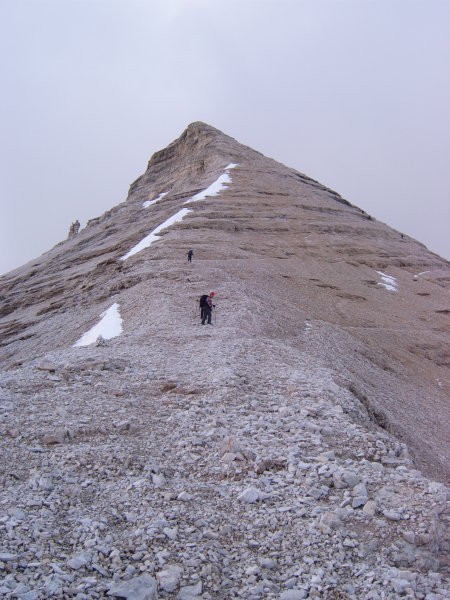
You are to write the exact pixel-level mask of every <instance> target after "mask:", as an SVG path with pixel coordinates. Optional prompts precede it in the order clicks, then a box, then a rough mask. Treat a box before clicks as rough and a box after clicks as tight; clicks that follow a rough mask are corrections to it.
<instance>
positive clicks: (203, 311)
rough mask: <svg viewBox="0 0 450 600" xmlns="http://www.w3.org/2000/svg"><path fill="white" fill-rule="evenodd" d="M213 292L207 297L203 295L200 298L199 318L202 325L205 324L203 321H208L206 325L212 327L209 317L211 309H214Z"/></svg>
mask: <svg viewBox="0 0 450 600" xmlns="http://www.w3.org/2000/svg"><path fill="white" fill-rule="evenodd" d="M213 298H214V292H210V293H209V296H208V295H207V294H203V296H202V297H201V298H200V316H201V319H202V325H204V324H205V321H206V320H207V321H208V325H212V323H211V315H212V309H213V307H214V308H215V306H216V305H215V304H213Z"/></svg>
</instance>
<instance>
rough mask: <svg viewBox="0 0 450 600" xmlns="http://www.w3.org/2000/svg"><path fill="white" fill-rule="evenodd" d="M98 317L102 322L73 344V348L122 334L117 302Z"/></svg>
mask: <svg viewBox="0 0 450 600" xmlns="http://www.w3.org/2000/svg"><path fill="white" fill-rule="evenodd" d="M100 316H101V317H102V320H101V321H100V322H99V323H97V325H94V327H92V329H90V330H89V331H87V332H86V333H85V334H84V335H83V336H81V338H80V339H79V340H78V342H76V343H75V344H74V347H77V346H89V345H90V344H95V342H96V341H97V340H98V338H99V337H102V338H103V339H105V340H110V339H111V338H113V337H117V336H118V335H120V334H121V333H122V331H123V327H122V317H121V316H120V312H119V305H118V304H117V302H115V303H114V304H113V305H112V306H111V307H110V308H108V310H105V312H102V314H101V315H100Z"/></svg>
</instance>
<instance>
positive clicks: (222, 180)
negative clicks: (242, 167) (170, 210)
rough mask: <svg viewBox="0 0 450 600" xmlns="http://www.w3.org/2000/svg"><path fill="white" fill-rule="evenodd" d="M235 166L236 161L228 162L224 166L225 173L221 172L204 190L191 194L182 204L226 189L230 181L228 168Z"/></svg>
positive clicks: (214, 194) (202, 198)
mask: <svg viewBox="0 0 450 600" xmlns="http://www.w3.org/2000/svg"><path fill="white" fill-rule="evenodd" d="M237 166H238V165H237V163H230V164H229V165H228V166H227V167H225V173H222V175H220V176H219V177H218V178H217V179H216V181H214V182H213V183H212V184H211V185H210V186H209V187H207V188H206V190H203V191H202V192H199V193H198V194H195V196H192V198H189V200H186V202H185V203H184V204H188V203H190V202H198V201H199V200H204V199H205V198H207V197H208V196H217V194H218V193H219V192H221V191H222V190H225V189H227V187H228V184H229V183H231V177H230V176H229V174H228V173H227V171H228V170H230V169H234V168H235V167H237Z"/></svg>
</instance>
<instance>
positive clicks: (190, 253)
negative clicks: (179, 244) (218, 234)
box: [186, 250, 194, 262]
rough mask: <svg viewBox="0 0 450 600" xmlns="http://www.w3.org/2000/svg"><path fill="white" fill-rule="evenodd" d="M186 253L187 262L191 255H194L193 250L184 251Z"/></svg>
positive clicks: (190, 260)
mask: <svg viewBox="0 0 450 600" xmlns="http://www.w3.org/2000/svg"><path fill="white" fill-rule="evenodd" d="M186 255H187V257H188V262H192V257H193V256H194V251H193V250H189V252H186Z"/></svg>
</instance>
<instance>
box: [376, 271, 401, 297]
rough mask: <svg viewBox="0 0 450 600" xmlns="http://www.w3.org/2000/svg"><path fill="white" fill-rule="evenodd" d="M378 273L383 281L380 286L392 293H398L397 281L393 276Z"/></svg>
mask: <svg viewBox="0 0 450 600" xmlns="http://www.w3.org/2000/svg"><path fill="white" fill-rule="evenodd" d="M377 273H378V275H380V277H381V279H382V280H383V281H381V282H379V283H378V285H382V286H383V287H385V288H386V289H387V290H389V291H390V292H396V291H397V280H396V279H395V277H393V276H392V275H386V273H383V272H382V271H377Z"/></svg>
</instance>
